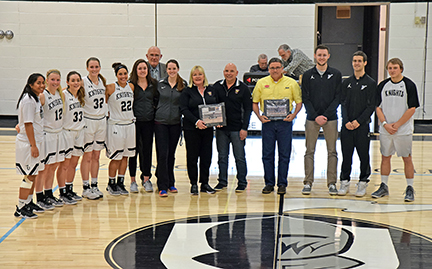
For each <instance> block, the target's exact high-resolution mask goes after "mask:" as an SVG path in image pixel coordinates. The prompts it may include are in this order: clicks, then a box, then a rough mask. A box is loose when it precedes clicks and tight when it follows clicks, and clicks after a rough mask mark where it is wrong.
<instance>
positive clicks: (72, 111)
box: [63, 89, 84, 131]
mask: <svg viewBox="0 0 432 269" xmlns="http://www.w3.org/2000/svg"><path fill="white" fill-rule="evenodd" d="M63 94H64V96H65V112H64V117H63V128H64V129H66V130H75V131H79V130H81V129H82V128H84V119H83V117H84V115H83V114H84V109H83V107H82V106H81V104H80V102H79V100H78V98H77V97H75V96H73V94H72V93H71V92H70V91H68V90H67V89H66V90H64V91H63Z"/></svg>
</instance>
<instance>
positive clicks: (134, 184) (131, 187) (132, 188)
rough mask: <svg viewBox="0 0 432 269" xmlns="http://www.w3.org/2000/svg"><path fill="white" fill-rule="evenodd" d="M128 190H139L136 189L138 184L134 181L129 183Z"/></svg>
mask: <svg viewBox="0 0 432 269" xmlns="http://www.w3.org/2000/svg"><path fill="white" fill-rule="evenodd" d="M130 192H139V191H138V184H137V183H136V182H135V181H134V182H132V183H131V185H130Z"/></svg>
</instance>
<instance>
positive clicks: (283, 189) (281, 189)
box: [277, 185, 286, 194]
mask: <svg viewBox="0 0 432 269" xmlns="http://www.w3.org/2000/svg"><path fill="white" fill-rule="evenodd" d="M285 193H286V187H285V186H282V185H281V186H279V187H278V191H277V194H285Z"/></svg>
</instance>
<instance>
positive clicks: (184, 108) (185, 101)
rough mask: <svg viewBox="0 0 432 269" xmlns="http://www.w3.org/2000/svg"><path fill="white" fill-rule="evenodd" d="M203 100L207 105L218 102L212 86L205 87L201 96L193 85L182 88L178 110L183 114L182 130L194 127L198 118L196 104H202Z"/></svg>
mask: <svg viewBox="0 0 432 269" xmlns="http://www.w3.org/2000/svg"><path fill="white" fill-rule="evenodd" d="M204 100H205V104H207V105H208V104H217V103H218V99H217V94H216V92H215V90H214V89H213V87H212V86H207V87H206V89H205V90H204V97H202V96H201V94H200V93H199V91H198V88H197V87H196V86H195V85H194V86H192V87H191V88H190V87H187V88H185V89H183V92H182V94H181V95H180V111H181V113H182V114H183V116H184V120H183V129H184V130H195V129H196V126H195V123H196V122H197V121H198V120H199V119H200V115H199V109H198V106H199V105H203V104H204Z"/></svg>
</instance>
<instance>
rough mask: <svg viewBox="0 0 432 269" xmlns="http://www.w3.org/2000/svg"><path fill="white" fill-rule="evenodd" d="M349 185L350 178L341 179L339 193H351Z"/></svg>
mask: <svg viewBox="0 0 432 269" xmlns="http://www.w3.org/2000/svg"><path fill="white" fill-rule="evenodd" d="M349 187H350V182H349V181H348V180H341V182H340V189H339V191H338V195H340V196H345V195H346V194H347V193H349Z"/></svg>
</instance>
